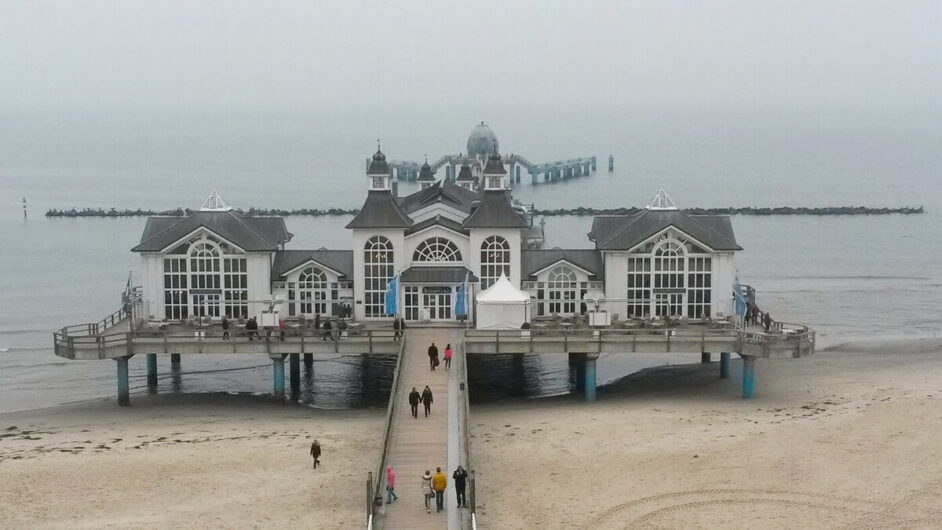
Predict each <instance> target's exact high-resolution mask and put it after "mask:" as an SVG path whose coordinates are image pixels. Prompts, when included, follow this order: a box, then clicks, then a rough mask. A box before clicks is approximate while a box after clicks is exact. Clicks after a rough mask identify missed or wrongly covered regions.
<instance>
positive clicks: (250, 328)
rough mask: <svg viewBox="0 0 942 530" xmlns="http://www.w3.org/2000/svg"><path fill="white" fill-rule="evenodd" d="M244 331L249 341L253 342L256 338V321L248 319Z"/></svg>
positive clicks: (253, 318)
mask: <svg viewBox="0 0 942 530" xmlns="http://www.w3.org/2000/svg"><path fill="white" fill-rule="evenodd" d="M245 330H246V331H247V332H248V334H249V340H253V339H254V338H257V337H258V320H255V317H252V318H250V319H249V321H248V322H246V323H245Z"/></svg>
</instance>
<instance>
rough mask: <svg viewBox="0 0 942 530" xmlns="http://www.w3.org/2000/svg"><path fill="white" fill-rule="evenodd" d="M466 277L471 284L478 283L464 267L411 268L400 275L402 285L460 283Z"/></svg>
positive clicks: (472, 274)
mask: <svg viewBox="0 0 942 530" xmlns="http://www.w3.org/2000/svg"><path fill="white" fill-rule="evenodd" d="M465 277H467V278H468V281H469V282H476V281H478V279H477V277H476V276H475V275H474V273H472V272H471V271H470V270H468V269H466V268H465V267H463V266H460V265H457V266H454V267H409V268H408V269H406V270H404V271H402V274H401V275H399V281H401V282H402V283H459V282H463V281H464V279H465Z"/></svg>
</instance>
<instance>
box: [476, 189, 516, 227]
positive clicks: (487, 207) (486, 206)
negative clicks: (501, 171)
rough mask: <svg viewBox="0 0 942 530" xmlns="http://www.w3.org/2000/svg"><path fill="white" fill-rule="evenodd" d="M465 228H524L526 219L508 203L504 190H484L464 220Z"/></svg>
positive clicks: (508, 198) (508, 196)
mask: <svg viewBox="0 0 942 530" xmlns="http://www.w3.org/2000/svg"><path fill="white" fill-rule="evenodd" d="M464 227H465V228H526V227H527V221H526V220H525V219H524V218H523V216H522V215H520V213H519V212H517V211H516V210H514V209H513V206H511V204H510V194H509V192H507V191H506V190H496V191H485V192H483V193H482V194H481V201H480V203H478V205H477V207H475V208H474V210H473V211H472V212H471V215H469V216H468V218H467V219H465V220H464Z"/></svg>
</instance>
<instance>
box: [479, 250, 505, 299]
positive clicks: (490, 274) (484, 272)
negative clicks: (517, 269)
mask: <svg viewBox="0 0 942 530" xmlns="http://www.w3.org/2000/svg"><path fill="white" fill-rule="evenodd" d="M501 274H504V275H505V276H507V277H508V278H509V277H510V244H509V243H507V240H506V239H504V238H502V237H500V236H490V237H488V238H487V239H485V240H484V242H483V243H481V290H482V291H483V290H484V289H487V288H488V287H490V286H491V285H493V284H494V282H496V281H497V279H498V278H500V275H501Z"/></svg>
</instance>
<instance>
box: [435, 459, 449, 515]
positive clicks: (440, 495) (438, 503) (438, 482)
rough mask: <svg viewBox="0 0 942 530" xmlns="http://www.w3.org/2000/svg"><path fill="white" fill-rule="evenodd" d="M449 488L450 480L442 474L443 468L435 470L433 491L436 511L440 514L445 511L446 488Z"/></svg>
mask: <svg viewBox="0 0 942 530" xmlns="http://www.w3.org/2000/svg"><path fill="white" fill-rule="evenodd" d="M447 486H448V479H447V478H445V474H444V473H442V468H440V467H436V468H435V476H433V477H432V489H433V490H435V511H436V512H440V511H442V510H444V509H445V488H446V487H447Z"/></svg>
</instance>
